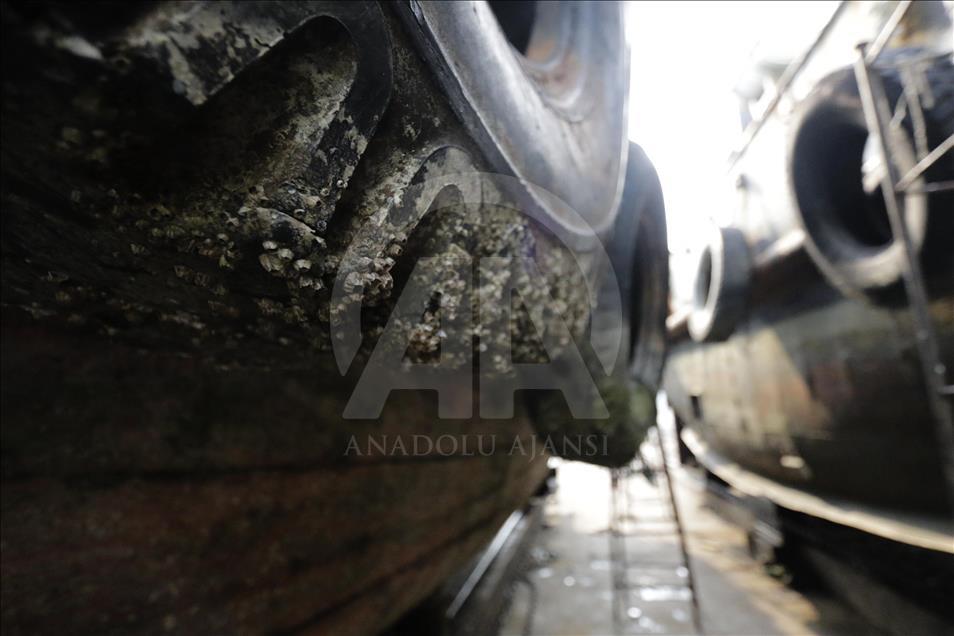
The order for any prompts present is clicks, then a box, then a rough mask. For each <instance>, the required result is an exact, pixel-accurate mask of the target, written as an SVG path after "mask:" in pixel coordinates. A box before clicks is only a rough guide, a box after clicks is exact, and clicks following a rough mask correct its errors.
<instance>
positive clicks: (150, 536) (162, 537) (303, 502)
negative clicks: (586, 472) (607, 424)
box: [2, 320, 547, 634]
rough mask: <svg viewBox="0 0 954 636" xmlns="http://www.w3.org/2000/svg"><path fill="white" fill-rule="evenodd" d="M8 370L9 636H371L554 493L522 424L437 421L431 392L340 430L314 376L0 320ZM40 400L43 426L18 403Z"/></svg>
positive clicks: (338, 398) (328, 396) (333, 399)
mask: <svg viewBox="0 0 954 636" xmlns="http://www.w3.org/2000/svg"><path fill="white" fill-rule="evenodd" d="M3 351H4V355H3V369H2V371H3V374H2V376H3V377H2V387H3V396H2V398H3V399H2V404H3V407H2V408H3V413H2V415H3V428H2V432H3V480H2V518H3V544H4V547H3V552H2V568H3V579H2V591H3V599H4V603H3V624H4V631H5V632H7V631H9V633H41V632H42V633H64V632H69V633H104V632H103V630H104V629H106V630H107V631H108V632H110V633H113V632H116V633H119V632H122V633H131V632H144V631H146V632H149V631H159V630H160V629H161V628H163V627H165V628H173V627H174V628H177V629H181V630H183V631H186V632H188V633H239V632H241V633H249V632H254V633H262V632H267V631H287V630H296V629H307V630H309V631H311V632H313V633H329V634H334V633H345V632H346V633H352V634H356V633H376V632H378V631H380V630H381V629H383V628H384V627H386V626H387V625H388V624H389V623H391V622H393V621H394V620H395V619H396V618H397V617H399V616H400V615H401V614H402V613H403V612H404V611H406V610H407V609H409V608H410V607H412V606H413V605H414V604H415V603H417V602H419V601H420V600H422V599H423V598H425V597H426V596H427V595H428V594H430V593H431V592H432V591H433V590H434V589H435V588H436V586H437V585H439V584H440V582H441V581H443V580H444V579H446V578H447V577H448V576H449V575H451V574H452V573H454V572H455V571H457V570H458V569H460V568H461V567H462V566H463V565H465V564H466V563H467V562H468V560H469V559H471V558H472V557H473V555H474V554H475V553H477V552H478V551H479V549H480V548H481V547H482V546H483V545H485V544H486V543H487V542H488V541H489V540H490V539H491V538H492V537H493V535H494V532H495V531H496V530H497V528H498V527H499V526H500V525H501V524H502V523H503V522H504V520H505V519H506V518H507V516H508V515H509V514H510V513H511V511H512V510H514V509H515V508H517V507H519V506H521V505H523V503H524V502H525V501H526V500H527V498H528V497H529V496H530V495H531V494H532V493H533V492H534V491H535V490H536V489H537V488H538V486H539V485H540V483H541V482H542V481H543V479H544V478H545V477H546V472H547V466H546V464H547V458H546V456H545V455H544V454H540V453H537V454H536V455H533V456H531V455H530V454H529V449H530V448H531V445H530V440H531V437H532V434H533V433H532V429H531V427H530V425H529V423H528V421H527V419H526V418H520V417H518V418H517V419H515V420H510V421H507V420H504V421H499V420H498V421H494V422H488V421H481V420H479V419H474V420H464V421H459V420H455V421H447V420H439V419H438V418H437V417H436V400H429V399H427V398H426V396H427V394H426V393H423V392H398V393H395V394H392V396H391V399H390V400H389V402H388V407H387V408H386V410H385V412H384V413H383V415H382V417H381V419H380V420H376V421H363V420H344V419H342V418H341V416H340V413H341V412H342V409H343V404H344V402H345V401H346V400H347V396H348V395H349V391H348V390H347V389H348V387H347V386H346V384H347V383H346V381H344V380H337V381H335V380H333V378H334V377H335V376H334V375H332V374H330V373H324V374H322V373H320V372H319V371H318V370H310V371H309V370H299V371H296V372H290V371H283V372H278V371H271V372H269V371H267V370H243V371H219V370H215V369H212V368H210V367H209V366H208V365H202V364H198V363H196V362H195V361H192V360H189V359H186V358H181V357H177V356H175V355H168V354H157V353H140V352H136V351H134V350H132V349H129V348H126V347H123V346H120V345H111V344H108V343H104V342H101V341H100V342H96V343H86V344H78V343H77V342H76V341H75V340H72V339H66V338H59V337H57V336H56V334H55V333H52V332H50V331H48V330H41V329H37V328H34V327H32V326H28V327H23V328H14V326H13V325H12V324H11V321H10V320H5V329H4V342H3ZM64 369H69V370H70V371H66V372H64ZM329 378H331V380H330V381H329ZM37 387H43V388H44V391H45V392H46V394H47V395H55V396H56V404H55V407H53V408H51V407H50V405H48V404H44V403H43V402H42V401H38V400H32V401H30V400H24V399H21V398H22V395H23V394H33V393H34V392H35V391H36V390H37ZM352 436H354V439H355V440H357V446H356V447H355V446H352V447H351V450H349V442H350V440H351V439H352ZM399 436H400V437H402V438H403V444H404V447H405V449H406V453H403V452H401V451H399V450H396V447H395V440H396V439H397V438H398V437H399ZM414 436H428V437H429V438H431V439H432V440H441V439H443V442H442V448H441V451H440V452H438V451H432V452H430V453H426V452H423V453H420V452H419V453H415V451H414V449H413V447H412V443H413V437H414ZM442 436H443V437H442ZM478 436H483V439H484V440H485V441H484V443H483V444H482V445H481V446H480V447H478V446H476V443H475V440H476V438H477V437H478ZM490 436H496V438H495V440H496V441H495V444H494V445H493V446H491V444H490V443H489V442H487V441H486V440H487V439H488V438H489V437H490ZM515 438H520V439H521V440H522V441H523V444H524V447H525V448H526V449H527V451H528V453H527V454H520V453H519V452H516V453H514V452H511V450H512V443H513V440H514V439H515ZM369 439H374V440H375V442H376V444H377V446H371V447H370V449H369V447H368V440H369ZM378 447H383V449H384V452H381V450H379V448H378ZM356 448H357V450H355V449H356ZM478 451H482V452H478Z"/></svg>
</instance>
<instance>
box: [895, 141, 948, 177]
mask: <svg viewBox="0 0 954 636" xmlns="http://www.w3.org/2000/svg"><path fill="white" fill-rule="evenodd" d="M951 148H954V135H951V136H950V137H948V138H947V139H945V140H944V141H942V142H941V143H939V144H938V145H937V147H936V148H935V149H934V150H932V151H931V152H929V153H928V155H927V156H926V157H925V158H924V159H921V161H919V162H917V164H915V166H914V167H913V168H911V169H910V170H908V173H907V174H906V175H904V176H903V177H901V180H900V181H898V185H897V188H898V190H907V189H908V186H910V185H911V183H912V182H914V180H915V179H917V178H918V177H920V176H921V175H922V174H923V173H924V171H925V170H927V169H928V168H930V167H931V166H933V165H934V164H935V163H936V162H937V160H938V159H940V158H941V157H943V156H944V153H946V152H948V151H949V150H950V149H951Z"/></svg>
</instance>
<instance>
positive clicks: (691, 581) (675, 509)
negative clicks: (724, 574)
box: [656, 424, 703, 634]
mask: <svg viewBox="0 0 954 636" xmlns="http://www.w3.org/2000/svg"><path fill="white" fill-rule="evenodd" d="M656 432H657V435H656V438H657V441H658V442H659V454H660V456H661V457H662V465H663V472H664V473H665V475H666V486H667V488H668V489H669V502H670V503H671V504H672V518H673V520H674V521H675V522H676V529H677V530H678V536H679V550H680V552H682V560H683V561H684V562H685V564H686V583H687V584H688V587H689V594H690V595H691V598H692V623H693V625H694V626H695V628H696V631H697V632H698V633H700V634H702V633H703V629H702V613H701V612H700V611H699V596H698V595H697V593H696V592H697V589H696V582H695V577H693V575H692V571H693V568H692V561H691V560H690V557H689V546H688V545H687V543H686V533H685V529H684V528H683V525H682V519H681V517H680V516H679V505H678V504H677V503H676V489H675V488H674V487H673V484H672V474H671V473H670V471H669V460H668V455H667V453H666V440H664V439H663V434H662V430H661V428H660V427H659V425H658V424H657V425H656Z"/></svg>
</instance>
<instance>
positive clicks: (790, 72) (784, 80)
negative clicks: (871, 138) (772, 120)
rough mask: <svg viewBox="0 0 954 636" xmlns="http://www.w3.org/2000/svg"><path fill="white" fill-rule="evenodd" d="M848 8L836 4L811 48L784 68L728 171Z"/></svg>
mask: <svg viewBox="0 0 954 636" xmlns="http://www.w3.org/2000/svg"><path fill="white" fill-rule="evenodd" d="M846 6H848V3H847V2H845V1H844V0H842V2H839V3H838V6H837V7H836V8H835V10H834V11H832V14H831V17H830V18H828V22H826V23H825V26H823V27H822V29H821V31H819V32H818V36H817V37H816V38H815V41H814V42H812V43H811V46H809V47H808V50H806V51H805V52H804V53H802V55H801V56H800V57H799V58H798V59H796V60H794V61H793V62H792V63H791V64H789V65H788V66H787V67H786V68H785V72H783V73H782V76H781V77H780V78H779V80H778V84H776V87H775V96H774V97H772V101H770V102H769V103H768V105H767V106H766V107H765V112H764V113H762V116H761V117H759V118H758V119H756V120H755V121H753V122H752V123H750V124H749V125H748V126H746V128H745V131H744V132H743V134H742V145H741V146H740V147H739V148H738V149H737V150H735V151H734V152H733V153H732V155H731V157H730V158H729V170H730V171H731V170H732V168H733V167H734V166H735V164H736V163H738V161H739V159H741V158H742V155H744V154H745V151H746V150H748V148H749V145H751V143H752V140H753V139H755V136H756V135H757V134H758V132H759V131H760V130H761V129H762V126H764V125H765V122H766V121H767V120H768V118H769V117H770V116H771V115H772V113H774V112H775V109H776V108H778V105H779V102H781V101H782V97H784V96H785V93H787V92H788V88H789V86H790V85H791V83H792V81H794V79H795V77H796V76H797V75H798V74H799V73H800V72H801V71H802V69H803V68H804V67H805V65H806V64H808V61H809V60H810V59H811V58H812V57H814V55H815V51H817V50H818V48H819V47H820V46H821V44H822V42H823V41H824V40H825V39H826V38H827V37H828V33H829V32H831V30H832V27H834V26H835V23H836V22H837V21H838V18H839V17H840V16H841V13H842V11H844V9H845V7H846Z"/></svg>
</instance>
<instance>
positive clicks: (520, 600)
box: [501, 447, 874, 636]
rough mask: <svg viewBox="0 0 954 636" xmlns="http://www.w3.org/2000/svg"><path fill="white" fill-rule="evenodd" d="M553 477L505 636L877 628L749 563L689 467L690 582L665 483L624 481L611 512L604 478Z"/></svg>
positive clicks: (584, 469) (577, 467)
mask: <svg viewBox="0 0 954 636" xmlns="http://www.w3.org/2000/svg"><path fill="white" fill-rule="evenodd" d="M657 448H658V447H657ZM557 471H558V476H557V483H558V487H557V492H556V493H555V494H553V495H550V496H549V497H548V500H547V502H546V504H545V506H546V507H545V527H544V529H543V531H542V532H541V533H540V534H539V535H538V536H537V538H536V539H535V545H534V547H533V548H532V552H531V554H532V557H533V562H534V567H533V569H532V570H531V571H530V572H529V574H528V577H527V579H528V581H527V583H524V584H521V585H518V587H517V589H516V592H515V596H514V601H513V604H512V606H511V609H510V611H509V612H508V614H507V616H506V618H505V620H504V624H503V628H502V631H501V634H504V635H505V636H516V635H520V634H532V635H541V636H543V635H545V636H557V635H564V634H565V635H574V636H581V635H605V634H696V633H705V634H732V635H743V634H745V635H748V634H751V635H775V634H799V635H800V634H833V635H836V634H870V633H872V632H873V631H874V630H873V629H872V627H871V626H870V625H868V624H866V623H865V622H863V621H862V620H861V619H860V618H859V617H858V616H857V615H855V614H854V613H852V612H851V611H850V610H849V609H847V608H845V607H844V606H843V605H842V604H840V603H839V602H837V601H835V600H833V599H831V598H830V597H827V596H824V595H822V594H821V593H817V594H816V593H811V594H808V593H800V592H797V591H795V590H794V589H792V588H790V587H787V586H786V585H785V584H784V583H782V582H781V581H779V580H777V579H775V578H772V577H771V576H769V575H768V574H767V573H766V571H765V570H764V568H763V567H762V566H761V565H759V564H758V563H756V562H755V561H754V560H753V559H752V558H751V556H750V555H749V553H748V550H747V547H746V537H745V534H744V533H743V531H742V530H741V529H739V528H738V527H736V526H733V525H730V524H729V523H728V522H726V521H724V520H723V519H722V518H721V517H719V516H717V515H716V514H715V513H714V512H713V511H711V510H709V509H707V508H706V507H705V505H704V502H703V499H704V497H703V493H704V491H703V488H702V485H701V482H700V481H699V480H698V479H696V478H694V477H693V474H692V473H691V472H689V471H688V470H685V469H682V468H677V469H675V471H674V473H673V475H674V484H675V486H676V495H677V500H678V502H679V510H680V514H681V516H682V519H683V527H684V528H685V537H686V543H687V547H688V552H689V555H690V556H689V560H690V566H691V573H690V568H687V567H686V563H685V562H684V560H683V557H682V552H681V550H680V543H679V535H678V533H677V530H676V525H675V524H674V523H673V521H672V519H671V517H672V515H671V509H670V507H669V503H668V502H669V499H668V496H667V493H668V490H667V489H666V488H665V481H664V479H659V478H657V479H656V480H655V481H656V485H655V486H654V485H652V484H650V482H649V481H648V480H647V479H646V477H645V476H643V475H639V474H636V475H631V476H629V477H628V478H626V479H623V480H621V482H620V487H619V488H618V489H617V492H616V496H615V509H614V496H613V490H612V488H611V475H610V472H609V471H607V470H605V469H601V468H598V467H594V466H588V465H585V464H579V463H573V462H559V463H558V468H557ZM627 502H628V506H627ZM627 508H628V511H627ZM613 524H615V527H616V528H617V533H616V534H615V535H614V534H613V533H612V532H611V526H612V525H613ZM690 578H691V581H690ZM691 583H693V584H694V586H695V589H696V596H697V599H698V615H696V614H695V613H694V607H693V603H692V590H691V587H692V585H691ZM697 623H698V624H697Z"/></svg>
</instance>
